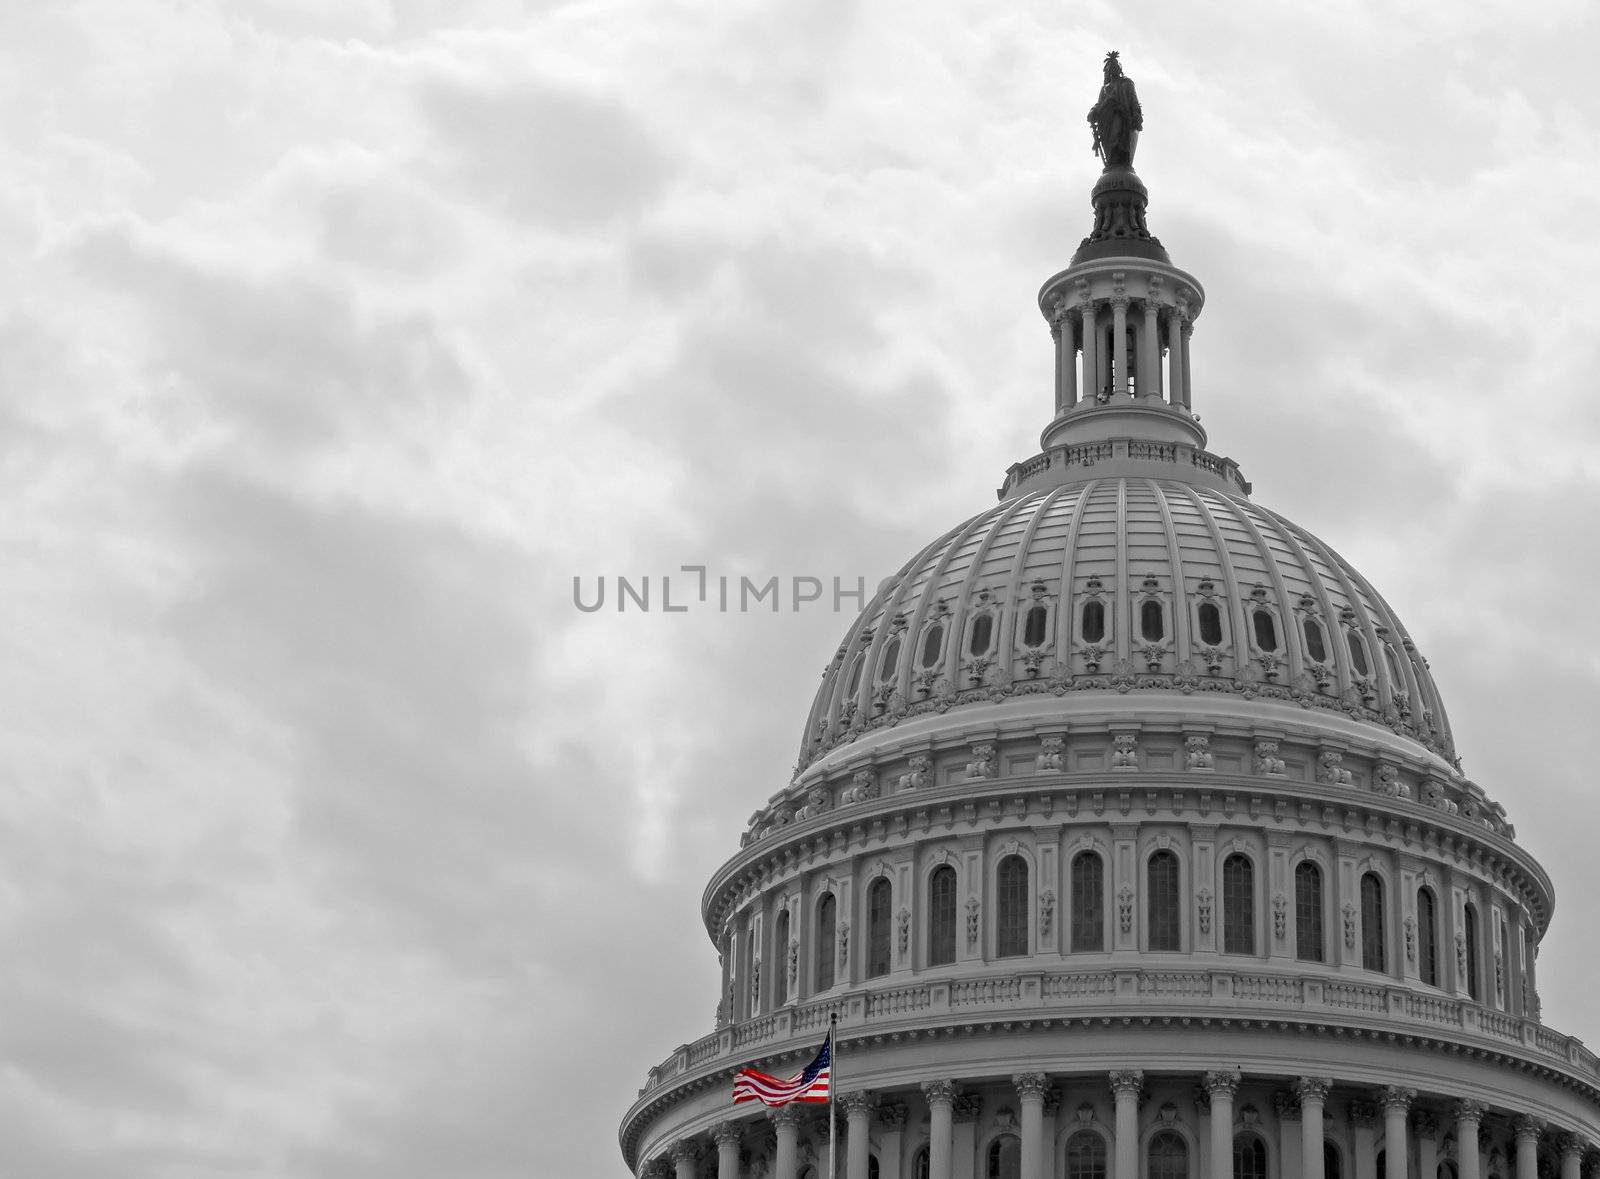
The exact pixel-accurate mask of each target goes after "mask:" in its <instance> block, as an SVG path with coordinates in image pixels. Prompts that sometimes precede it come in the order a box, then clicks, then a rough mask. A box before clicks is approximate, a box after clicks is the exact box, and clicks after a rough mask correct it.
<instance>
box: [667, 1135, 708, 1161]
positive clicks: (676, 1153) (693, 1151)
mask: <svg viewBox="0 0 1600 1179" xmlns="http://www.w3.org/2000/svg"><path fill="white" fill-rule="evenodd" d="M667 1153H668V1154H670V1155H671V1156H672V1161H673V1162H674V1163H675V1164H677V1165H679V1166H681V1165H683V1164H684V1163H688V1164H690V1165H691V1166H693V1165H694V1161H695V1160H696V1159H697V1158H699V1157H700V1144H699V1143H698V1142H696V1141H695V1140H694V1139H693V1138H679V1139H678V1140H677V1141H676V1142H674V1143H672V1145H670V1146H668V1147H667Z"/></svg>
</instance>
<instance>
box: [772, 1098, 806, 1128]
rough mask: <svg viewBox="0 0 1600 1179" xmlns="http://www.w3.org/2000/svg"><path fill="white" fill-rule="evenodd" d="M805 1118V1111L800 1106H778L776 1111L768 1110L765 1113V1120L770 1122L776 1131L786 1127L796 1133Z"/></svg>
mask: <svg viewBox="0 0 1600 1179" xmlns="http://www.w3.org/2000/svg"><path fill="white" fill-rule="evenodd" d="M805 1116H806V1113H805V1110H804V1109H802V1108H801V1107H800V1106H798V1105H793V1104H791V1105H780V1106H779V1107H778V1108H777V1109H769V1110H768V1111H767V1120H768V1121H770V1122H771V1123H772V1124H773V1126H775V1127H776V1128H777V1129H779V1130H782V1129H783V1128H784V1127H786V1126H787V1127H791V1128H792V1129H794V1130H795V1131H796V1132H797V1133H798V1132H799V1129H800V1123H801V1122H803V1121H804V1120H805Z"/></svg>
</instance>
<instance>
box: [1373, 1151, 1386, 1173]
mask: <svg viewBox="0 0 1600 1179" xmlns="http://www.w3.org/2000/svg"><path fill="white" fill-rule="evenodd" d="M1373 1170H1374V1171H1376V1172H1377V1175H1378V1179H1387V1176H1388V1174H1389V1152H1388V1151H1386V1150H1380V1151H1379V1152H1378V1158H1377V1162H1376V1165H1375V1166H1374V1167H1373Z"/></svg>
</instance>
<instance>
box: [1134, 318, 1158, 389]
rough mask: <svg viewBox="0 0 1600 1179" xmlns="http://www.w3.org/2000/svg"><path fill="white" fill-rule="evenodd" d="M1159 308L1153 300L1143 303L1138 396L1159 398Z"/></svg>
mask: <svg viewBox="0 0 1600 1179" xmlns="http://www.w3.org/2000/svg"><path fill="white" fill-rule="evenodd" d="M1159 311H1160V308H1159V307H1158V306H1157V304H1156V302H1155V300H1154V299H1146V300H1145V301H1144V335H1143V341H1144V350H1143V355H1142V356H1140V357H1139V396H1140V397H1157V398H1159V397H1160V396H1161V334H1160V328H1159V326H1158V325H1157V323H1156V316H1157V314H1158V313H1159Z"/></svg>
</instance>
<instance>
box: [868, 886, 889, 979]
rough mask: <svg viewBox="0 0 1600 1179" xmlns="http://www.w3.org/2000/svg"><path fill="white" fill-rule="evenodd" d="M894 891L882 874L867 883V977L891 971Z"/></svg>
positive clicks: (874, 976) (875, 976)
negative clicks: (890, 941) (890, 943)
mask: <svg viewBox="0 0 1600 1179" xmlns="http://www.w3.org/2000/svg"><path fill="white" fill-rule="evenodd" d="M892 898H893V892H892V890H891V889H890V888H889V881H888V879H887V878H886V877H883V876H880V877H878V878H877V879H876V880H874V881H873V882H872V883H871V884H869V885H867V977H868V978H877V977H879V976H880V975H885V974H888V973H889V934H890V930H889V926H890V925H891V924H893V920H894V918H893V914H892V913H891V912H890V909H891V907H892V905H891V902H892Z"/></svg>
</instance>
